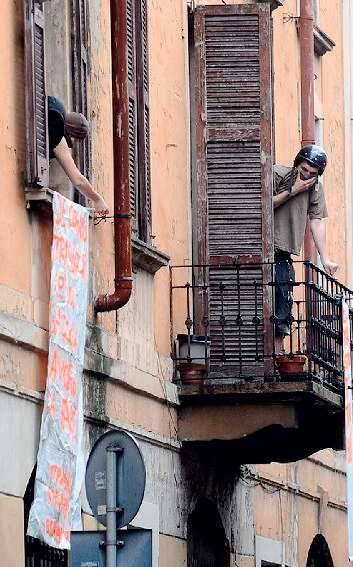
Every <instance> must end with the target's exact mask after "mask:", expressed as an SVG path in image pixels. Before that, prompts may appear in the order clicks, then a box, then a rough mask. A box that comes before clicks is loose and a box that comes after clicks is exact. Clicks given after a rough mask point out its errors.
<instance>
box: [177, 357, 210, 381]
mask: <svg viewBox="0 0 353 567" xmlns="http://www.w3.org/2000/svg"><path fill="white" fill-rule="evenodd" d="M178 370H179V374H180V380H181V381H182V383H183V384H200V383H201V382H203V380H204V378H205V372H206V365H205V364H199V363H197V362H181V363H180V364H178Z"/></svg>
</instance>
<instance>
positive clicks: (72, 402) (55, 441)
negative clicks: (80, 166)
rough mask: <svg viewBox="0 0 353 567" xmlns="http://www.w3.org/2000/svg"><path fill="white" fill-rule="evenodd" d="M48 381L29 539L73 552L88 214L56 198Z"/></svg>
mask: <svg viewBox="0 0 353 567" xmlns="http://www.w3.org/2000/svg"><path fill="white" fill-rule="evenodd" d="M53 214H54V220H53V225H54V227H53V244H52V271H51V286H50V313H49V356H48V376H47V385H46V391H45V399H44V408H43V415H42V424H41V431H40V443H39V450H38V456H37V472H36V480H35V495H34V501H33V504H32V507H31V510H30V516H29V522H28V530H27V533H28V535H30V536H32V537H35V538H38V539H40V540H42V541H44V542H45V543H47V544H49V545H50V546H52V547H57V548H60V549H70V531H71V529H73V528H75V529H79V526H78V525H77V523H75V521H76V520H77V517H78V518H80V491H81V487H82V482H83V478H84V462H83V450H82V434H83V402H82V368H83V358H84V349H85V338H86V311H87V295H88V255H89V252H88V233H89V218H88V211H87V210H86V209H84V208H83V207H81V206H80V205H77V204H75V203H73V202H72V201H69V200H68V199H66V198H65V197H62V196H61V195H60V194H59V193H55V194H54V200H53Z"/></svg>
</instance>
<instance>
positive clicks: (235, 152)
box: [193, 3, 273, 378]
mask: <svg viewBox="0 0 353 567" xmlns="http://www.w3.org/2000/svg"><path fill="white" fill-rule="evenodd" d="M194 37H195V63H194V64H195V75H196V76H195V80H196V84H195V112H196V136H195V153H196V168H195V174H194V189H193V207H194V223H196V230H195V236H196V238H195V240H196V242H195V251H196V260H197V262H198V263H199V264H206V265H209V266H210V267H209V268H208V279H209V292H208V293H209V295H208V301H207V305H208V307H207V312H206V313H205V312H203V313H202V314H201V316H202V320H203V321H208V334H209V336H210V340H211V351H210V353H211V354H210V356H211V373H212V374H213V376H214V377H217V376H220V377H221V376H222V377H225V376H229V377H242V378H251V377H256V376H258V377H259V376H263V374H264V371H265V372H266V368H264V366H266V365H265V364H264V358H265V359H266V355H269V354H270V352H271V347H272V340H271V333H268V332H267V325H268V328H270V303H271V291H270V289H269V288H268V286H266V287H264V286H263V283H264V282H265V281H269V279H270V275H271V274H268V273H266V272H268V268H264V267H263V265H262V263H263V262H267V261H269V260H271V258H272V248H273V236H272V216H273V215H272V138H271V136H272V133H271V109H272V91H271V57H270V55H271V49H270V7H269V4H268V3H267V4H245V5H232V6H231V5H228V6H203V7H199V8H197V9H196V11H195V15H194ZM195 185H196V187H195ZM264 331H265V332H264Z"/></svg>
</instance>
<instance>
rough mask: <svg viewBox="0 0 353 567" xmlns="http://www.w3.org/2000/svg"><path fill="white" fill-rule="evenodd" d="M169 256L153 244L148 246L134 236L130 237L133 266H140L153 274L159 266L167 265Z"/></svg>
mask: <svg viewBox="0 0 353 567" xmlns="http://www.w3.org/2000/svg"><path fill="white" fill-rule="evenodd" d="M169 261H170V257H169V256H168V254H166V253H165V252H161V251H160V250H158V248H156V247H155V246H150V245H149V244H146V243H145V242H142V241H141V240H139V239H138V238H136V237H134V236H133V237H132V262H133V265H134V267H136V268H142V269H143V270H146V272H149V273H150V274H155V273H156V272H157V271H158V270H159V269H160V268H163V267H165V266H168V264H169Z"/></svg>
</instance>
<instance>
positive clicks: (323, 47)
mask: <svg viewBox="0 0 353 567" xmlns="http://www.w3.org/2000/svg"><path fill="white" fill-rule="evenodd" d="M335 45H336V44H335V42H334V41H333V40H332V39H331V38H330V37H329V36H328V35H327V34H325V32H323V31H322V30H321V29H320V28H319V27H318V26H314V49H315V53H316V55H319V57H322V56H323V55H325V53H327V52H328V51H332V49H333V48H334V47H335Z"/></svg>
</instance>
